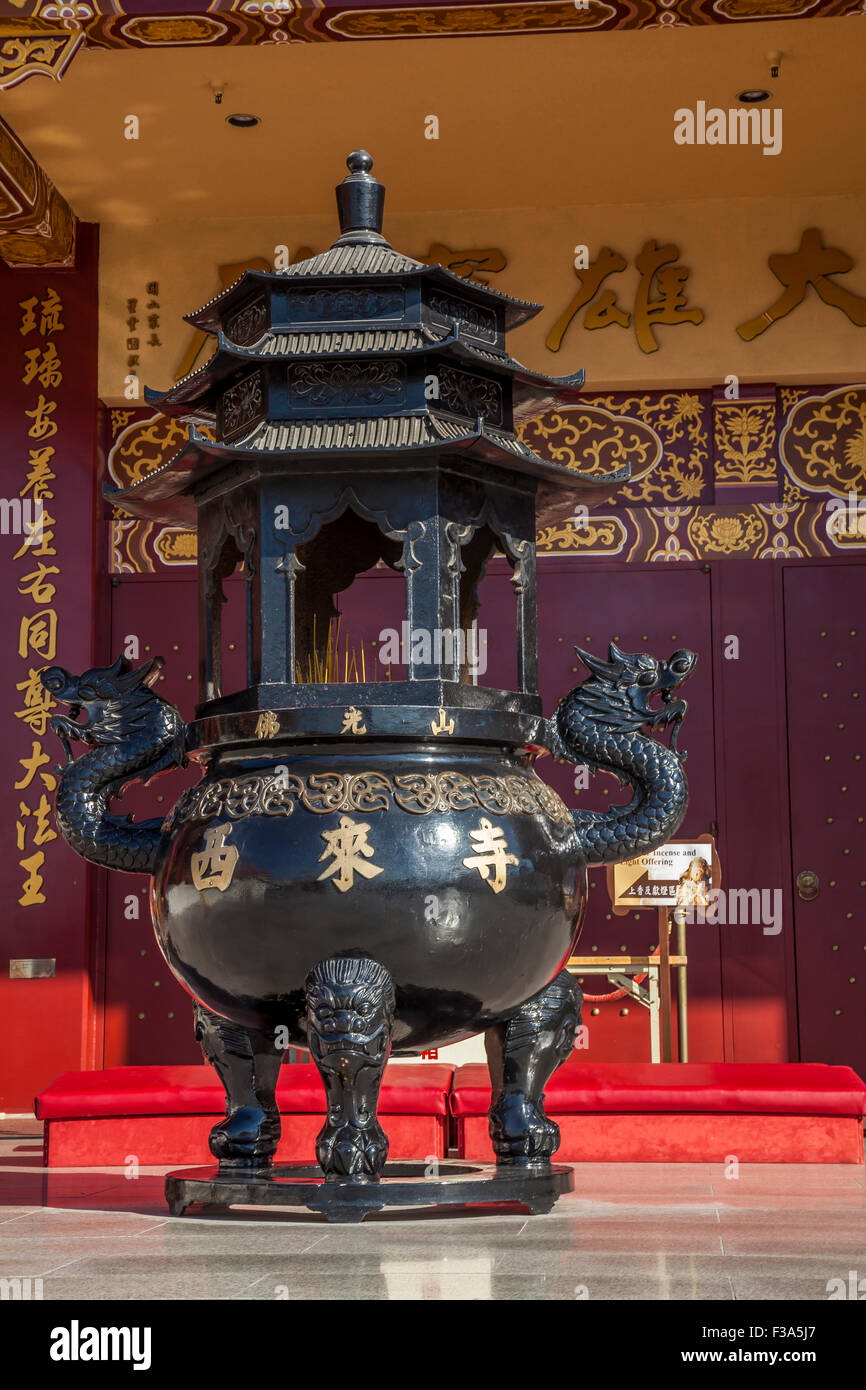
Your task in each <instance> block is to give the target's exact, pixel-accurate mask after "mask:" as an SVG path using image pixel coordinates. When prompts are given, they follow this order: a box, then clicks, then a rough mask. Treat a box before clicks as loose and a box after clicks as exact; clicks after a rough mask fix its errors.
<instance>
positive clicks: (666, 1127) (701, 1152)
mask: <svg viewBox="0 0 866 1390" xmlns="http://www.w3.org/2000/svg"><path fill="white" fill-rule="evenodd" d="M489 1105H490V1082H489V1079H488V1076H487V1068H486V1067H485V1066H483V1065H478V1064H473V1065H467V1066H462V1067H458V1069H457V1071H456V1072H455V1074H454V1082H453V1085H452V1091H451V1112H452V1114H453V1115H455V1116H456V1117H457V1142H458V1153H459V1155H460V1157H461V1158H470V1159H485V1160H489V1159H490V1158H491V1156H492V1153H493V1150H492V1148H491V1145H490V1139H489V1136H488V1132H487V1110H488V1107H489ZM544 1105H545V1110H546V1112H547V1114H548V1115H549V1116H550V1118H551V1119H553V1120H555V1121H556V1123H557V1124H558V1125H559V1127H560V1131H561V1134H562V1143H561V1146H560V1148H559V1150H558V1152H557V1158H558V1159H562V1160H563V1161H565V1162H572V1163H661V1162H675V1163H676V1162H678V1163H722V1162H724V1161H725V1159H726V1157H727V1156H728V1155H730V1154H735V1155H736V1156H737V1158H738V1159H739V1160H740V1162H741V1163H862V1162H863V1116H864V1114H866V1085H864V1083H863V1082H862V1081H861V1080H860V1078H859V1076H857V1074H856V1072H854V1071H852V1070H851V1068H850V1067H832V1066H825V1065H824V1064H823V1063H817V1062H799V1063H796V1062H794V1063H787V1062H770V1063H763V1062H743V1063H739V1062H730V1063H726V1062H694V1063H689V1062H687V1063H683V1064H680V1063H677V1062H662V1063H655V1064H653V1063H633V1064H632V1063H622V1062H596V1063H586V1062H577V1061H568V1062H566V1063H565V1065H564V1066H562V1067H560V1068H559V1070H558V1071H557V1072H555V1073H554V1075H553V1077H552V1078H551V1080H550V1082H549V1084H548V1086H547V1089H546V1093H545V1102H544Z"/></svg>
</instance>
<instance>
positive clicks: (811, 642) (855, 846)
mask: <svg viewBox="0 0 866 1390" xmlns="http://www.w3.org/2000/svg"><path fill="white" fill-rule="evenodd" d="M784 580H785V584H784V594H785V634H786V646H787V653H788V656H787V668H788V669H787V692H788V763H789V769H790V779H791V848H792V863H793V874H794V883H793V885H792V892H793V895H794V896H793V901H794V920H795V941H796V953H797V989H798V1016H799V1027H800V1059H801V1061H804V1062H835V1063H842V1064H846V1065H848V1066H852V1067H854V1068H855V1070H857V1071H858V1072H859V1073H860V1075H861V1076H863V1075H866V1007H864V999H866V995H864V982H866V932H864V920H866V917H864V914H866V858H864V823H866V822H864V814H866V806H864V795H863V792H864V776H863V774H864V768H866V708H864V706H866V659H864V640H863V639H864V633H866V628H864V622H866V619H864V618H863V615H864V614H866V570H864V568H863V567H862V565H820V566H819V565H816V564H810V565H795V566H788V567H786V569H785V576H784ZM857 614H859V615H860V617H859V618H858V617H857V616H856V615H857ZM809 874H814V875H817V885H814V886H813V884H812V882H810V880H809V879H808V878H807V877H806V875H809Z"/></svg>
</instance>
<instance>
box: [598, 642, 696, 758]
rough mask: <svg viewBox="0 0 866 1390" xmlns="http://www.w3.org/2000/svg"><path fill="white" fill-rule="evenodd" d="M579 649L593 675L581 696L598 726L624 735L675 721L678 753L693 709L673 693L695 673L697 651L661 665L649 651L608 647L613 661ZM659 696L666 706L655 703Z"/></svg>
mask: <svg viewBox="0 0 866 1390" xmlns="http://www.w3.org/2000/svg"><path fill="white" fill-rule="evenodd" d="M575 651H576V652H577V654H578V656H579V657H580V659H581V661H582V662H583V664H584V666H586V667H587V668H588V670H589V672H590V676H589V679H588V680H585V681H584V682H583V684H582V685H581V686H579V687H578V690H577V691H576V692H575V695H576V697H577V699H578V701H579V703H580V705H581V706H582V708H583V709H584V711H585V712H586V713H587V714H589V715H590V716H591V718H592V719H593V720H594V721H595V723H596V724H600V725H602V726H604V725H606V726H607V727H609V728H611V729H616V730H620V731H623V732H625V731H627V730H631V729H639V728H641V727H642V726H643V725H648V726H649V727H655V726H656V725H664V724H668V723H672V724H673V726H674V727H673V733H672V734H671V742H670V746H671V749H672V750H673V751H674V752H675V751H676V738H677V733H678V731H679V726H680V724H681V723H682V721H683V718H684V716H685V713H686V710H687V709H688V705H687V704H686V702H685V700H675V699H674V698H673V692H674V691H675V690H676V689H677V687H678V686H680V685H682V683H683V681H685V680H688V678H689V676H690V675H691V674H692V672H693V671H694V669H695V666H696V665H697V660H698V658H697V656H696V655H695V653H694V652H690V651H687V650H684V649H683V650H680V651H676V652H674V654H673V656H671V657H670V658H669V659H668V660H667V661H658V660H657V659H656V658H655V657H654V656H650V655H649V654H648V653H646V652H637V653H634V654H630V653H628V652H623V651H620V649H619V647H618V646H617V645H616V643H614V642H611V644H610V647H609V648H608V660H607V661H604V660H603V659H602V658H601V657H597V656H591V655H590V653H589V652H585V651H583V650H582V649H581V648H580V647H575ZM655 695H659V696H660V697H661V704H660V705H655V706H654V705H651V704H650V701H651V700H652V699H653V697H654V696H655Z"/></svg>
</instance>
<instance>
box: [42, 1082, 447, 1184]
mask: <svg viewBox="0 0 866 1390" xmlns="http://www.w3.org/2000/svg"><path fill="white" fill-rule="evenodd" d="M453 1072H454V1068H453V1067H451V1066H448V1065H447V1064H445V1063H442V1062H416V1063H400V1064H399V1065H389V1066H388V1067H386V1069H385V1076H384V1080H383V1082H382V1090H381V1093H380V1099H379V1118H380V1120H381V1122H382V1127H383V1128H384V1130H385V1132H386V1134H387V1135H388V1139H389V1141H390V1155H391V1157H392V1158H426V1157H427V1156H428V1155H431V1154H432V1155H435V1156H436V1157H439V1158H444V1157H445V1155H446V1154H447V1152H448V1094H449V1091H450V1088H451V1078H452V1075H453ZM277 1103H278V1105H279V1107H280V1116H281V1118H282V1137H281V1139H280V1145H279V1148H278V1149H277V1159H278V1160H279V1161H281V1162H283V1163H294V1162H304V1161H306V1162H309V1163H315V1161H316V1159H315V1142H316V1135H317V1134H318V1133H319V1130H320V1129H321V1128H322V1124H323V1122H324V1114H325V1092H324V1089H323V1087H322V1082H321V1079H320V1077H319V1073H318V1071H317V1070H316V1068H315V1066H313V1065H312V1064H311V1063H307V1064H303V1063H299V1064H296V1065H291V1066H284V1067H283V1070H282V1072H281V1074H280V1081H279V1085H278V1086H277ZM35 1110H36V1114H37V1116H38V1117H39V1118H40V1119H41V1120H44V1122H45V1164H46V1167H50V1168H82V1167H90V1166H96V1167H120V1166H122V1165H123V1164H124V1163H125V1162H126V1160H127V1158H128V1157H129V1156H130V1155H134V1156H135V1158H136V1160H137V1161H138V1162H139V1163H140V1164H142V1165H147V1164H160V1165H161V1164H167V1163H172V1164H173V1163H212V1162H213V1161H214V1160H213V1157H212V1155H211V1152H210V1150H209V1148H208V1142H207V1141H208V1134H209V1133H210V1130H211V1128H212V1126H213V1125H214V1124H215V1123H216V1122H217V1120H220V1119H222V1118H223V1117H224V1115H225V1093H224V1091H223V1089H222V1086H221V1085H220V1083H219V1081H218V1080H217V1077H216V1074H215V1073H214V1072H213V1070H212V1069H211V1068H210V1067H206V1066H201V1067H107V1068H106V1069H105V1070H104V1071H69V1072H65V1073H64V1074H63V1076H59V1077H58V1078H57V1080H56V1081H52V1083H51V1085H50V1086H49V1087H47V1089H46V1090H44V1091H43V1092H42V1094H41V1095H40V1096H37V1098H36V1104H35Z"/></svg>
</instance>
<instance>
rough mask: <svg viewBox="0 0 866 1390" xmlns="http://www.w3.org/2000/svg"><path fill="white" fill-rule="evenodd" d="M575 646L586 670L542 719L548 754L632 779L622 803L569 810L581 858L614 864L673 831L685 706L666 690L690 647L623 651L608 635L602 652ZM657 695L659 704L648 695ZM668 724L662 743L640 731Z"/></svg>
mask: <svg viewBox="0 0 866 1390" xmlns="http://www.w3.org/2000/svg"><path fill="white" fill-rule="evenodd" d="M575 651H576V652H577V654H578V656H579V657H580V659H581V661H582V662H583V663H584V665H585V666H586V667H587V668H588V670H589V672H590V675H589V677H588V678H587V679H586V680H585V681H584V682H583V684H582V685H578V686H575V688H574V690H572V691H570V692H569V694H568V695H566V696H564V697H563V699H562V700H560V702H559V704H558V705H557V707H556V709H555V711H554V713H553V715H552V717H551V718H550V719H549V720H548V721H547V746H548V747H549V748H550V750H551V752H552V753H553V754H554V756H555V757H558V758H560V759H563V760H568V761H569V762H574V763H583V764H585V765H586V766H587V767H588V768H589V769H590V770H591V771H592V772H598V771H604V772H612V773H614V774H615V775H616V776H617V777H618V778H619V781H620V785H621V786H626V785H628V784H629V783H630V784H631V785H632V786H633V787H634V791H635V794H634V797H633V798H632V800H631V801H630V802H629V803H628V805H627V806H613V807H611V809H610V810H609V811H607V812H600V811H575V812H574V813H573V814H574V822H575V834H576V848H577V850H578V852H579V853H580V855H581V857H582V859H583V861H584V863H586V864H617V863H620V862H621V861H622V860H624V859H633V858H634V857H635V856H636V855H639V854H648V853H649V852H650V851H651V850H653V849H656V848H657V847H658V846H659V845H662V844H664V843H665V841H666V840H668V839H670V837H671V836H672V835H673V834H675V832H676V830H677V828H678V827H679V825H680V823H681V822H682V819H683V817H684V816H685V813H686V810H687V808H688V803H689V795H688V786H687V784H686V779H685V774H684V772H683V767H682V764H683V760H684V758H685V753H680V752H678V751H677V746H676V745H677V736H678V734H679V729H680V725H681V723H682V721H683V718H684V716H685V713H686V709H687V708H688V707H687V705H686V702H685V700H678V699H674V698H673V692H674V691H675V690H676V689H677V687H678V686H680V685H681V684H682V683H683V681H685V680H687V679H688V677H689V676H690V675H691V674H692V672H693V671H694V669H695V665H696V663H697V657H696V656H695V654H694V652H690V651H677V652H674V654H673V656H672V657H671V658H670V660H669V661H664V662H661V661H657V660H656V659H655V657H652V656H648V655H647V654H646V653H639V654H635V655H629V654H628V653H626V652H622V651H620V649H619V648H618V647H617V646H616V645H615V643H613V642H611V644H610V647H609V652H608V657H609V659H608V660H607V661H604V660H602V659H600V658H599V657H595V656H590V655H589V653H588V652H584V651H582V650H581V649H580V647H575ZM655 695H660V697H661V704H660V705H659V706H656V707H653V706H652V705H651V704H650V701H651V700H652V698H653V697H654V696H655ZM667 724H672V725H673V729H672V732H671V738H670V745H669V747H665V745H664V744H662V743H660V742H659V741H658V740H657V739H654V738H650V737H648V736H647V735H645V734H642V733H640V730H641V728H643V727H644V726H646V727H649V728H655V727H658V726H662V727H664V726H666V725H667Z"/></svg>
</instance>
